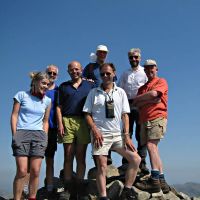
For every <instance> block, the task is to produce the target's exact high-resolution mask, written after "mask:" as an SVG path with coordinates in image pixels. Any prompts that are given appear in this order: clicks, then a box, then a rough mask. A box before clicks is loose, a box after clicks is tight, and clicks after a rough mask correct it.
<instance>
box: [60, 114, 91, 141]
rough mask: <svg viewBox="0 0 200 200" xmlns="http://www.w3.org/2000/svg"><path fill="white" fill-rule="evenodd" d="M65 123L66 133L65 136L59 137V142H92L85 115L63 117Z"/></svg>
mask: <svg viewBox="0 0 200 200" xmlns="http://www.w3.org/2000/svg"><path fill="white" fill-rule="evenodd" d="M63 125H64V128H65V134H64V136H63V137H61V136H59V137H58V142H59V143H68V144H72V143H74V142H75V143H76V144H88V143H90V133H89V128H88V126H87V123H86V121H85V118H84V117H79V116H73V117H63Z"/></svg>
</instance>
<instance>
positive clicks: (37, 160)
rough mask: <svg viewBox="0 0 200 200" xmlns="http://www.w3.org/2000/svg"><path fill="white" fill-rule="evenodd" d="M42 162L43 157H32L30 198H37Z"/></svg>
mask: <svg viewBox="0 0 200 200" xmlns="http://www.w3.org/2000/svg"><path fill="white" fill-rule="evenodd" d="M41 164H42V158H41V157H31V158H30V182H29V198H35V197H36V194H37V189H38V184H39V174H40V168H41Z"/></svg>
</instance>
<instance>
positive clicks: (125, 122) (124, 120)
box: [122, 113, 136, 151]
mask: <svg viewBox="0 0 200 200" xmlns="http://www.w3.org/2000/svg"><path fill="white" fill-rule="evenodd" d="M122 123H123V131H124V142H125V148H128V149H129V150H131V151H136V149H135V147H134V145H133V142H132V139H131V138H130V136H129V118H128V114H127V113H124V114H122Z"/></svg>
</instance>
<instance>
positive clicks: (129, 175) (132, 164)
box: [115, 148, 141, 188]
mask: <svg viewBox="0 0 200 200" xmlns="http://www.w3.org/2000/svg"><path fill="white" fill-rule="evenodd" d="M115 150H116V151H117V152H118V153H119V154H120V155H122V156H123V157H125V158H126V159H127V160H128V163H129V164H128V168H127V171H126V175H125V184H124V186H125V187H127V188H130V187H132V185H133V183H134V181H135V178H136V175H137V171H138V168H139V165H140V162H141V158H140V156H139V155H138V154H137V152H136V151H134V152H132V151H129V150H126V149H124V148H115Z"/></svg>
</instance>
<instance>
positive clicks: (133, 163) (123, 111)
mask: <svg viewBox="0 0 200 200" xmlns="http://www.w3.org/2000/svg"><path fill="white" fill-rule="evenodd" d="M100 76H101V79H102V84H101V85H100V87H98V88H94V89H92V90H91V91H90V93H89V94H88V97H87V99H86V102H85V105H84V107H83V112H85V116H86V121H87V123H88V125H89V127H90V129H91V130H90V131H91V133H90V134H91V144H92V154H93V156H95V159H96V162H97V180H96V181H97V187H98V191H99V195H100V198H99V199H100V200H107V199H108V197H107V194H106V176H105V174H106V168H107V155H108V151H109V150H110V149H112V150H114V151H116V152H117V153H119V154H121V155H122V156H123V157H125V158H126V159H127V160H128V162H129V166H128V168H127V171H126V176H125V184H124V189H123V191H122V194H121V195H120V199H130V200H132V199H133V200H134V199H137V193H136V192H135V191H134V190H133V188H132V185H133V183H134V181H135V177H136V175H137V170H138V168H139V164H140V161H141V158H140V156H139V155H138V154H137V151H136V150H135V147H134V145H133V143H132V140H131V139H130V137H129V130H128V128H129V125H128V124H129V122H128V121H129V120H128V114H127V113H129V112H130V108H129V104H128V99H127V96H126V93H125V92H124V90H123V89H122V88H119V87H117V86H116V85H115V83H114V82H113V78H114V77H115V67H114V65H113V64H112V63H105V64H103V65H102V66H101V67H100ZM121 122H122V127H123V130H121V126H120V124H121Z"/></svg>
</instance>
